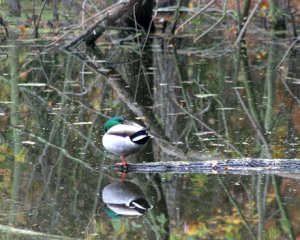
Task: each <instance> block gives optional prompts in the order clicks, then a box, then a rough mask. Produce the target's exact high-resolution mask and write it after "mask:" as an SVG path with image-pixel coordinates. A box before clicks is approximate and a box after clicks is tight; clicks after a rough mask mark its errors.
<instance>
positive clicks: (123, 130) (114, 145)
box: [102, 117, 151, 167]
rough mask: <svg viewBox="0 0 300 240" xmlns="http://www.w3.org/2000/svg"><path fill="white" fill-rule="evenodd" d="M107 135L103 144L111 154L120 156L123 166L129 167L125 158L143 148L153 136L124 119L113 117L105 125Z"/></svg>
mask: <svg viewBox="0 0 300 240" xmlns="http://www.w3.org/2000/svg"><path fill="white" fill-rule="evenodd" d="M104 129H105V134H104V136H103V138H102V143H103V146H104V147H105V149H107V150H108V151H109V152H111V153H113V154H115V155H118V156H120V159H121V161H122V165H123V166H125V167H126V166H127V162H126V160H125V157H126V156H128V155H130V154H133V153H136V152H138V151H139V150H140V149H141V148H143V147H144V146H145V145H146V143H147V142H148V140H149V139H150V138H151V136H150V135H149V134H148V132H147V130H146V129H145V128H144V127H142V126H140V125H138V124H136V123H132V122H128V121H125V120H124V118H122V117H112V118H110V119H109V120H108V121H107V122H106V123H105V125H104Z"/></svg>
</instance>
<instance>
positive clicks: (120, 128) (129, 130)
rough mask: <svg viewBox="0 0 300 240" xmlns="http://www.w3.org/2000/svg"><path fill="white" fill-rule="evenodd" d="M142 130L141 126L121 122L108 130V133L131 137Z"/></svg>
mask: <svg viewBox="0 0 300 240" xmlns="http://www.w3.org/2000/svg"><path fill="white" fill-rule="evenodd" d="M141 130H143V128H142V127H141V126H136V125H123V124H119V125H116V126H113V127H112V128H110V129H109V130H108V131H107V134H110V135H117V136H121V137H130V136H132V135H133V134H135V133H137V132H139V131H141Z"/></svg>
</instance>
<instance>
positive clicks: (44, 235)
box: [0, 224, 78, 240]
mask: <svg viewBox="0 0 300 240" xmlns="http://www.w3.org/2000/svg"><path fill="white" fill-rule="evenodd" d="M0 232H1V233H6V234H16V235H18V236H19V235H23V236H31V237H41V238H43V239H64V240H68V239H70V240H71V239H78V238H70V237H65V236H59V235H52V234H47V233H42V232H36V231H33V230H27V229H20V228H15V227H11V226H5V225H1V224H0Z"/></svg>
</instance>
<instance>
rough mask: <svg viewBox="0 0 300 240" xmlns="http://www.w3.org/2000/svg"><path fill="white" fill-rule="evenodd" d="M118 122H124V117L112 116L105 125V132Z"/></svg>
mask: <svg viewBox="0 0 300 240" xmlns="http://www.w3.org/2000/svg"><path fill="white" fill-rule="evenodd" d="M118 124H124V118H122V117H112V118H110V119H109V120H108V121H107V122H106V123H105V125H104V130H105V132H107V131H108V129H110V128H111V127H113V126H116V125H118Z"/></svg>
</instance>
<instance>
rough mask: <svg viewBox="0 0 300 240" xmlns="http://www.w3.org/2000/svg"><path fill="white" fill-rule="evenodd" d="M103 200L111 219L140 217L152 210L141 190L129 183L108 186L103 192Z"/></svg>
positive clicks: (116, 183) (115, 183)
mask: <svg viewBox="0 0 300 240" xmlns="http://www.w3.org/2000/svg"><path fill="white" fill-rule="evenodd" d="M102 199H103V202H104V203H105V204H106V206H107V208H105V212H106V213H107V214H108V215H109V216H110V217H117V216H139V215H143V214H145V213H146V212H147V211H148V210H149V209H151V208H152V206H151V205H150V204H149V203H148V201H147V200H146V197H145V194H144V193H143V191H142V190H141V188H139V187H138V186H137V185H136V184H134V183H132V182H129V181H123V182H114V183H111V184H109V185H107V186H106V187H105V188H104V189H103V191H102Z"/></svg>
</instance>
